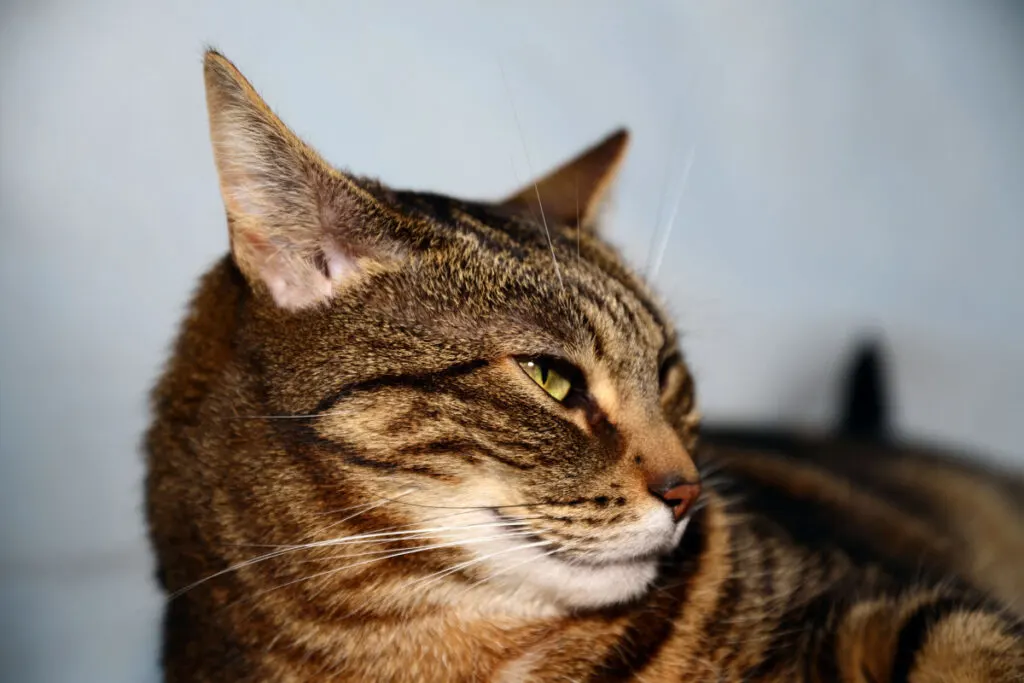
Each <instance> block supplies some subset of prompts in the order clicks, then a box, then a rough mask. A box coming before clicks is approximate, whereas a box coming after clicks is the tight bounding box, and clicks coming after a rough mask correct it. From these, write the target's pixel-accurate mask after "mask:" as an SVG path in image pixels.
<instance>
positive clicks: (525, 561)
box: [473, 547, 565, 586]
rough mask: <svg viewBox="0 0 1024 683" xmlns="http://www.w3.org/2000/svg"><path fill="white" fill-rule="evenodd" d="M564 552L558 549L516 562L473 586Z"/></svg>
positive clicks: (562, 549) (560, 548)
mask: <svg viewBox="0 0 1024 683" xmlns="http://www.w3.org/2000/svg"><path fill="white" fill-rule="evenodd" d="M563 551H565V548H562V547H558V548H554V549H553V550H549V551H547V552H546V553H541V555H540V556H538V557H528V558H526V559H525V560H523V561H522V562H516V563H515V564H513V565H510V566H508V567H505V568H504V569H502V570H501V571H497V572H494V573H493V574H490V575H488V576H487V578H484V579H480V580H479V581H475V582H474V583H473V585H474V586H478V585H480V584H481V583H485V582H487V581H489V580H491V579H493V578H494V577H495V576H501V575H502V574H505V573H507V572H510V571H512V570H513V569H515V568H516V567H522V566H523V565H524V564H526V563H527V562H534V561H536V560H539V559H541V558H543V557H548V556H549V555H554V554H555V553H560V552H563Z"/></svg>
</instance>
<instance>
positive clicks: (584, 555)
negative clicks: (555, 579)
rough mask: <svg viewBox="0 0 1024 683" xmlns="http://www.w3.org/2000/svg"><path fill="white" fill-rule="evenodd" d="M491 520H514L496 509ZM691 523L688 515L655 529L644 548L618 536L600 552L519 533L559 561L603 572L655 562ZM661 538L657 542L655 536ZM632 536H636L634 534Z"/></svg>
mask: <svg viewBox="0 0 1024 683" xmlns="http://www.w3.org/2000/svg"><path fill="white" fill-rule="evenodd" d="M492 513H493V514H494V517H495V518H496V519H497V520H499V521H502V522H513V521H514V518H513V517H509V516H507V515H503V514H502V513H501V512H500V511H499V510H492ZM689 522H690V515H687V516H686V517H684V518H683V519H681V520H680V521H679V522H678V523H676V524H674V526H669V527H667V528H665V527H663V528H659V529H657V530H656V532H655V534H652V535H654V536H655V538H654V539H648V542H647V544H645V545H646V547H640V548H636V547H633V548H623V547H622V546H621V545H620V544H619V543H616V539H617V538H620V537H621V536H627V535H628V534H621V535H620V534H617V535H616V537H615V539H612V540H610V541H609V542H608V544H609V546H610V547H607V548H603V549H599V548H595V547H594V544H592V543H588V544H587V547H585V548H580V547H579V545H578V544H574V543H573V542H572V541H565V540H561V539H558V538H550V537H548V535H547V534H544V533H543V532H540V531H536V532H531V531H522V532H518V533H517V535H519V536H520V538H521V540H523V541H525V542H528V543H532V544H536V545H541V544H544V545H546V546H547V550H548V551H549V555H550V556H551V557H553V558H555V559H558V560H559V561H561V562H564V563H567V564H571V565H574V566H579V567H587V568H592V569H605V568H613V567H622V568H625V567H629V566H636V565H645V564H650V563H656V562H660V561H662V560H664V559H665V558H666V557H668V556H670V555H671V554H672V552H673V551H674V550H675V549H676V547H677V546H678V545H679V543H680V541H681V540H682V537H683V534H684V533H685V532H686V527H687V525H688V524H689ZM659 534H660V536H661V538H660V539H658V538H657V535H659ZM634 537H635V535H634Z"/></svg>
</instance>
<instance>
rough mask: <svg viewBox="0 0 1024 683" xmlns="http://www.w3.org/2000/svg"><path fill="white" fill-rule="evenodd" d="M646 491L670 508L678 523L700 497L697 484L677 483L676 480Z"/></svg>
mask: <svg viewBox="0 0 1024 683" xmlns="http://www.w3.org/2000/svg"><path fill="white" fill-rule="evenodd" d="M648 490H649V491H650V492H651V493H652V494H654V496H655V497H657V498H659V499H661V501H662V502H664V503H665V505H668V506H669V507H670V508H672V515H673V516H674V517H675V519H676V521H677V522H678V521H679V520H681V519H682V518H683V517H685V516H686V513H687V512H689V511H690V508H691V507H693V504H694V503H695V502H696V501H697V496H699V495H700V484H699V483H687V482H682V483H678V480H676V481H673V482H669V483H666V484H664V485H662V486H651V487H649V488H648Z"/></svg>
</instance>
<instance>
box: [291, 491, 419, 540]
mask: <svg viewBox="0 0 1024 683" xmlns="http://www.w3.org/2000/svg"><path fill="white" fill-rule="evenodd" d="M415 490H416V489H406V490H405V491H402V492H401V493H399V494H398V495H397V496H395V500H397V499H399V498H402V497H403V496H407V495H409V494H410V493H412V492H414V491H415ZM391 502H393V501H391V500H382V501H380V502H373V503H365V504H364V505H361V506H357V507H360V508H362V509H360V510H359V511H358V512H354V513H352V514H351V515H348V516H347V517H345V518H343V519H339V520H338V521H337V522H331V523H330V524H328V525H327V526H325V527H322V528H320V529H317V530H316V531H313V532H312V534H311V535H312V536H319V535H320V534H322V533H323V532H325V531H327V530H328V529H333V528H334V527H336V526H338V525H339V524H344V523H345V522H347V521H349V520H350V519H355V518H356V517H358V516H359V515H362V514H364V513H367V512H369V511H370V510H376V509H377V508H379V507H383V506H384V505H387V504H388V503H391Z"/></svg>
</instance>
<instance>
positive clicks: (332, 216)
mask: <svg viewBox="0 0 1024 683" xmlns="http://www.w3.org/2000/svg"><path fill="white" fill-rule="evenodd" d="M203 66H204V69H203V71H204V75H205V80H206V100H207V109H208V112H209V117H210V138H211V141H212V143H213V152H214V160H215V162H216V165H217V174H218V177H219V179H220V189H221V195H222V197H223V199H224V206H225V208H226V210H227V214H228V223H229V227H230V231H231V250H232V255H233V256H234V258H235V262H236V263H237V264H238V267H239V268H240V269H241V270H242V272H243V273H244V274H245V275H246V277H247V279H249V280H250V281H251V282H254V283H257V282H261V283H262V284H263V285H264V286H265V287H266V288H267V290H268V291H269V292H270V294H271V295H272V296H273V298H274V300H275V301H276V302H277V303H278V305H280V306H281V307H283V308H286V309H289V310H297V309H301V308H306V307H309V306H313V305H315V304H317V303H320V302H323V301H326V300H328V299H330V297H331V295H332V293H333V291H334V287H335V285H337V284H338V283H339V282H342V281H344V280H346V279H348V278H351V277H352V276H354V275H356V274H358V272H359V271H360V268H359V266H358V261H357V258H356V257H357V255H362V252H361V250H359V249H357V248H356V246H355V245H353V244H352V243H351V239H350V237H351V234H352V229H353V228H354V227H355V226H354V222H357V221H359V220H361V218H360V217H361V215H362V213H363V212H361V211H360V210H359V208H360V207H359V206H358V204H359V198H358V197H356V195H355V193H354V192H353V189H354V186H353V184H352V182H351V181H349V180H348V179H347V178H345V177H344V176H342V175H341V174H340V173H339V172H337V171H336V170H334V169H333V168H331V166H330V165H329V164H327V163H326V162H325V161H324V160H323V159H322V158H321V157H320V156H319V155H318V154H317V153H316V152H315V151H314V150H313V149H312V148H310V147H309V146H308V145H306V144H305V143H304V142H302V140H300V139H299V138H298V137H297V136H296V135H295V134H294V133H292V132H291V131H290V130H289V129H288V128H287V126H285V125H284V123H283V122H282V121H281V120H280V119H279V118H278V117H277V116H276V115H275V114H274V113H273V111H271V109H270V108H269V107H268V106H267V105H266V103H265V102H264V101H263V99H262V98H261V97H260V96H259V94H258V93H257V92H256V90H255V88H253V87H252V85H251V84H250V83H249V81H248V80H246V78H245V76H243V75H242V73H241V72H240V71H239V70H238V69H237V68H236V67H235V65H234V64H232V63H231V62H230V61H228V60H227V59H226V58H225V57H224V56H223V55H221V54H220V53H218V52H216V51H215V50H208V51H207V52H206V56H205V59H204V65H203ZM364 194H365V193H364ZM364 199H365V198H364Z"/></svg>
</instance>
